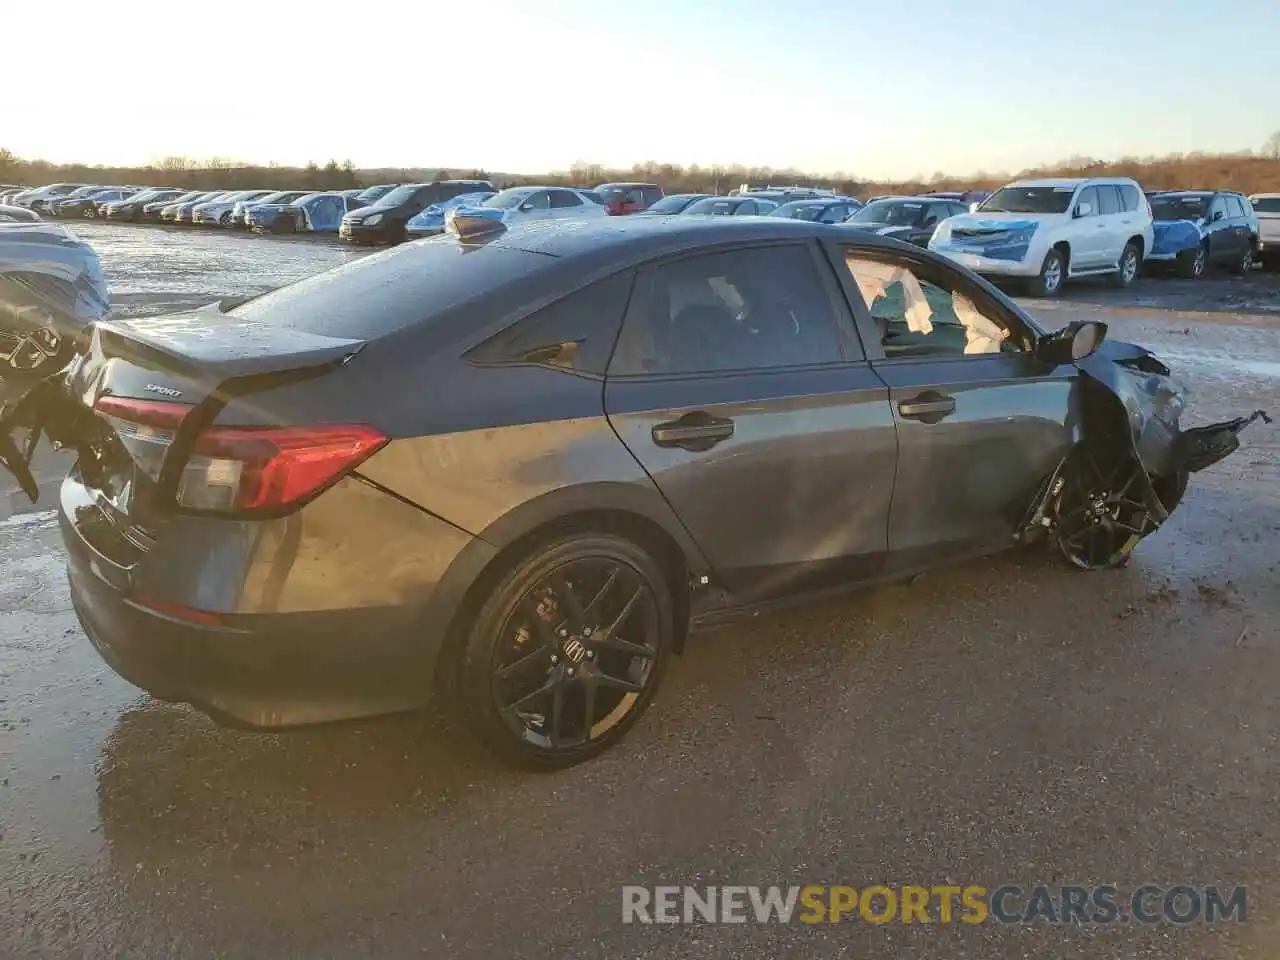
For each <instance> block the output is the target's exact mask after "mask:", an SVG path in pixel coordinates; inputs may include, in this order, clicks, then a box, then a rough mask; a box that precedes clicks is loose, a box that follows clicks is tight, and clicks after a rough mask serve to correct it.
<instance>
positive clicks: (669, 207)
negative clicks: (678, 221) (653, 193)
mask: <svg viewBox="0 0 1280 960" xmlns="http://www.w3.org/2000/svg"><path fill="white" fill-rule="evenodd" d="M709 196H711V194H709V193H669V194H667V195H666V196H665V197H663V198H662V199H661V200H659V201H658V202H657V203H655V204H654V205H653V206H651V207H647V208H645V209H644V210H641V211H640V216H645V217H673V216H675V215H676V214H677V213H684V211H685V209H686V208H688V206H689V205H690V204H692V203H696V202H697V201H699V200H704V199H706V198H707V197H709Z"/></svg>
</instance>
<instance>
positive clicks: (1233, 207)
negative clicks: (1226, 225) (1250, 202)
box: [1227, 194, 1248, 219]
mask: <svg viewBox="0 0 1280 960" xmlns="http://www.w3.org/2000/svg"><path fill="white" fill-rule="evenodd" d="M1227 216H1229V217H1239V218H1241V219H1243V218H1244V217H1247V216H1248V213H1246V212H1245V209H1244V204H1243V203H1241V202H1240V198H1239V197H1235V196H1232V195H1231V194H1227Z"/></svg>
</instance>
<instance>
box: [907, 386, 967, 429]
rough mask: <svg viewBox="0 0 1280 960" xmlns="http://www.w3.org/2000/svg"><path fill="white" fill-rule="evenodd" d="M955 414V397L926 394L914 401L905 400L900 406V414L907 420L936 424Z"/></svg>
mask: <svg viewBox="0 0 1280 960" xmlns="http://www.w3.org/2000/svg"><path fill="white" fill-rule="evenodd" d="M955 412H956V399H955V397H944V396H942V395H941V394H938V393H924V394H921V395H920V396H918V397H916V398H915V399H913V400H904V401H902V402H901V403H899V404H898V413H900V414H902V415H903V416H904V417H906V418H907V419H909V420H924V421H927V422H929V423H936V422H937V421H939V420H941V419H942V418H943V417H945V416H947V415H948V414H952V413H955Z"/></svg>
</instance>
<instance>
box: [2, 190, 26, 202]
mask: <svg viewBox="0 0 1280 960" xmlns="http://www.w3.org/2000/svg"><path fill="white" fill-rule="evenodd" d="M25 190H26V187H6V188H5V189H4V190H0V203H9V201H10V200H12V199H13V198H14V197H16V196H17V195H18V194H20V193H22V192H24V191H25Z"/></svg>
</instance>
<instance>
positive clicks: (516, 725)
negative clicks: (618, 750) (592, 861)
mask: <svg viewBox="0 0 1280 960" xmlns="http://www.w3.org/2000/svg"><path fill="white" fill-rule="evenodd" d="M673 636H674V626H673V603H672V598H671V592H670V588H669V587H668V585H667V580H666V578H665V577H664V576H663V572H662V569H661V567H660V566H659V565H658V563H657V561H655V560H654V559H653V557H651V556H650V555H649V554H648V553H647V552H646V551H645V550H643V549H642V548H641V547H639V546H638V545H636V544H635V543H632V542H631V541H629V540H626V539H624V538H622V537H618V536H614V535H612V534H596V533H582V534H573V535H570V536H567V537H565V538H563V539H560V540H557V541H555V542H552V543H550V544H547V545H545V546H543V547H542V548H541V549H538V550H536V551H535V552H533V553H532V554H530V555H528V556H526V557H525V558H523V559H522V560H520V561H519V562H517V563H516V564H514V565H513V567H512V568H511V569H510V570H509V571H508V572H507V573H506V575H505V576H503V577H502V579H501V580H500V581H499V582H498V583H497V584H496V585H495V586H494V588H493V590H492V591H491V592H490V593H489V595H488V597H487V598H486V600H485V601H484V602H483V603H482V604H481V606H480V613H479V616H478V617H477V619H476V622H475V624H474V625H473V626H472V628H471V630H470V633H469V634H468V636H467V638H466V646H465V648H464V650H463V652H462V662H461V669H460V671H459V680H460V688H461V689H460V693H461V697H460V698H459V702H458V704H457V706H458V707H459V708H460V710H461V711H462V714H463V715H462V717H461V720H462V722H463V723H464V724H465V725H466V726H468V727H470V728H471V729H473V730H474V731H475V732H476V733H477V734H478V735H479V736H480V738H481V739H482V740H483V741H484V742H485V743H486V744H487V745H488V746H489V747H490V748H491V749H492V750H493V751H494V752H495V753H497V754H498V755H499V756H501V757H503V758H504V759H506V760H509V761H511V762H513V763H516V764H518V765H520V766H523V767H529V768H534V769H540V770H556V769H563V768H565V767H569V766H573V765H574V764H577V763H581V762H582V761H584V760H587V759H589V758H591V757H593V756H595V755H596V754H599V753H601V752H602V751H604V750H606V749H608V748H609V747H610V746H612V745H613V744H615V743H617V742H618V740H620V739H621V738H622V737H623V736H624V735H625V734H626V732H627V731H628V730H630V729H631V727H632V726H634V725H635V723H636V721H637V720H639V719H640V717H641V715H642V714H643V713H644V711H645V710H646V709H647V708H648V706H649V704H650V702H651V701H652V700H653V696H654V694H655V692H656V691H657V688H658V684H659V682H660V680H661V678H662V673H663V670H664V669H665V667H666V663H667V659H668V658H669V656H670V654H671V648H672V638H673Z"/></svg>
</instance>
